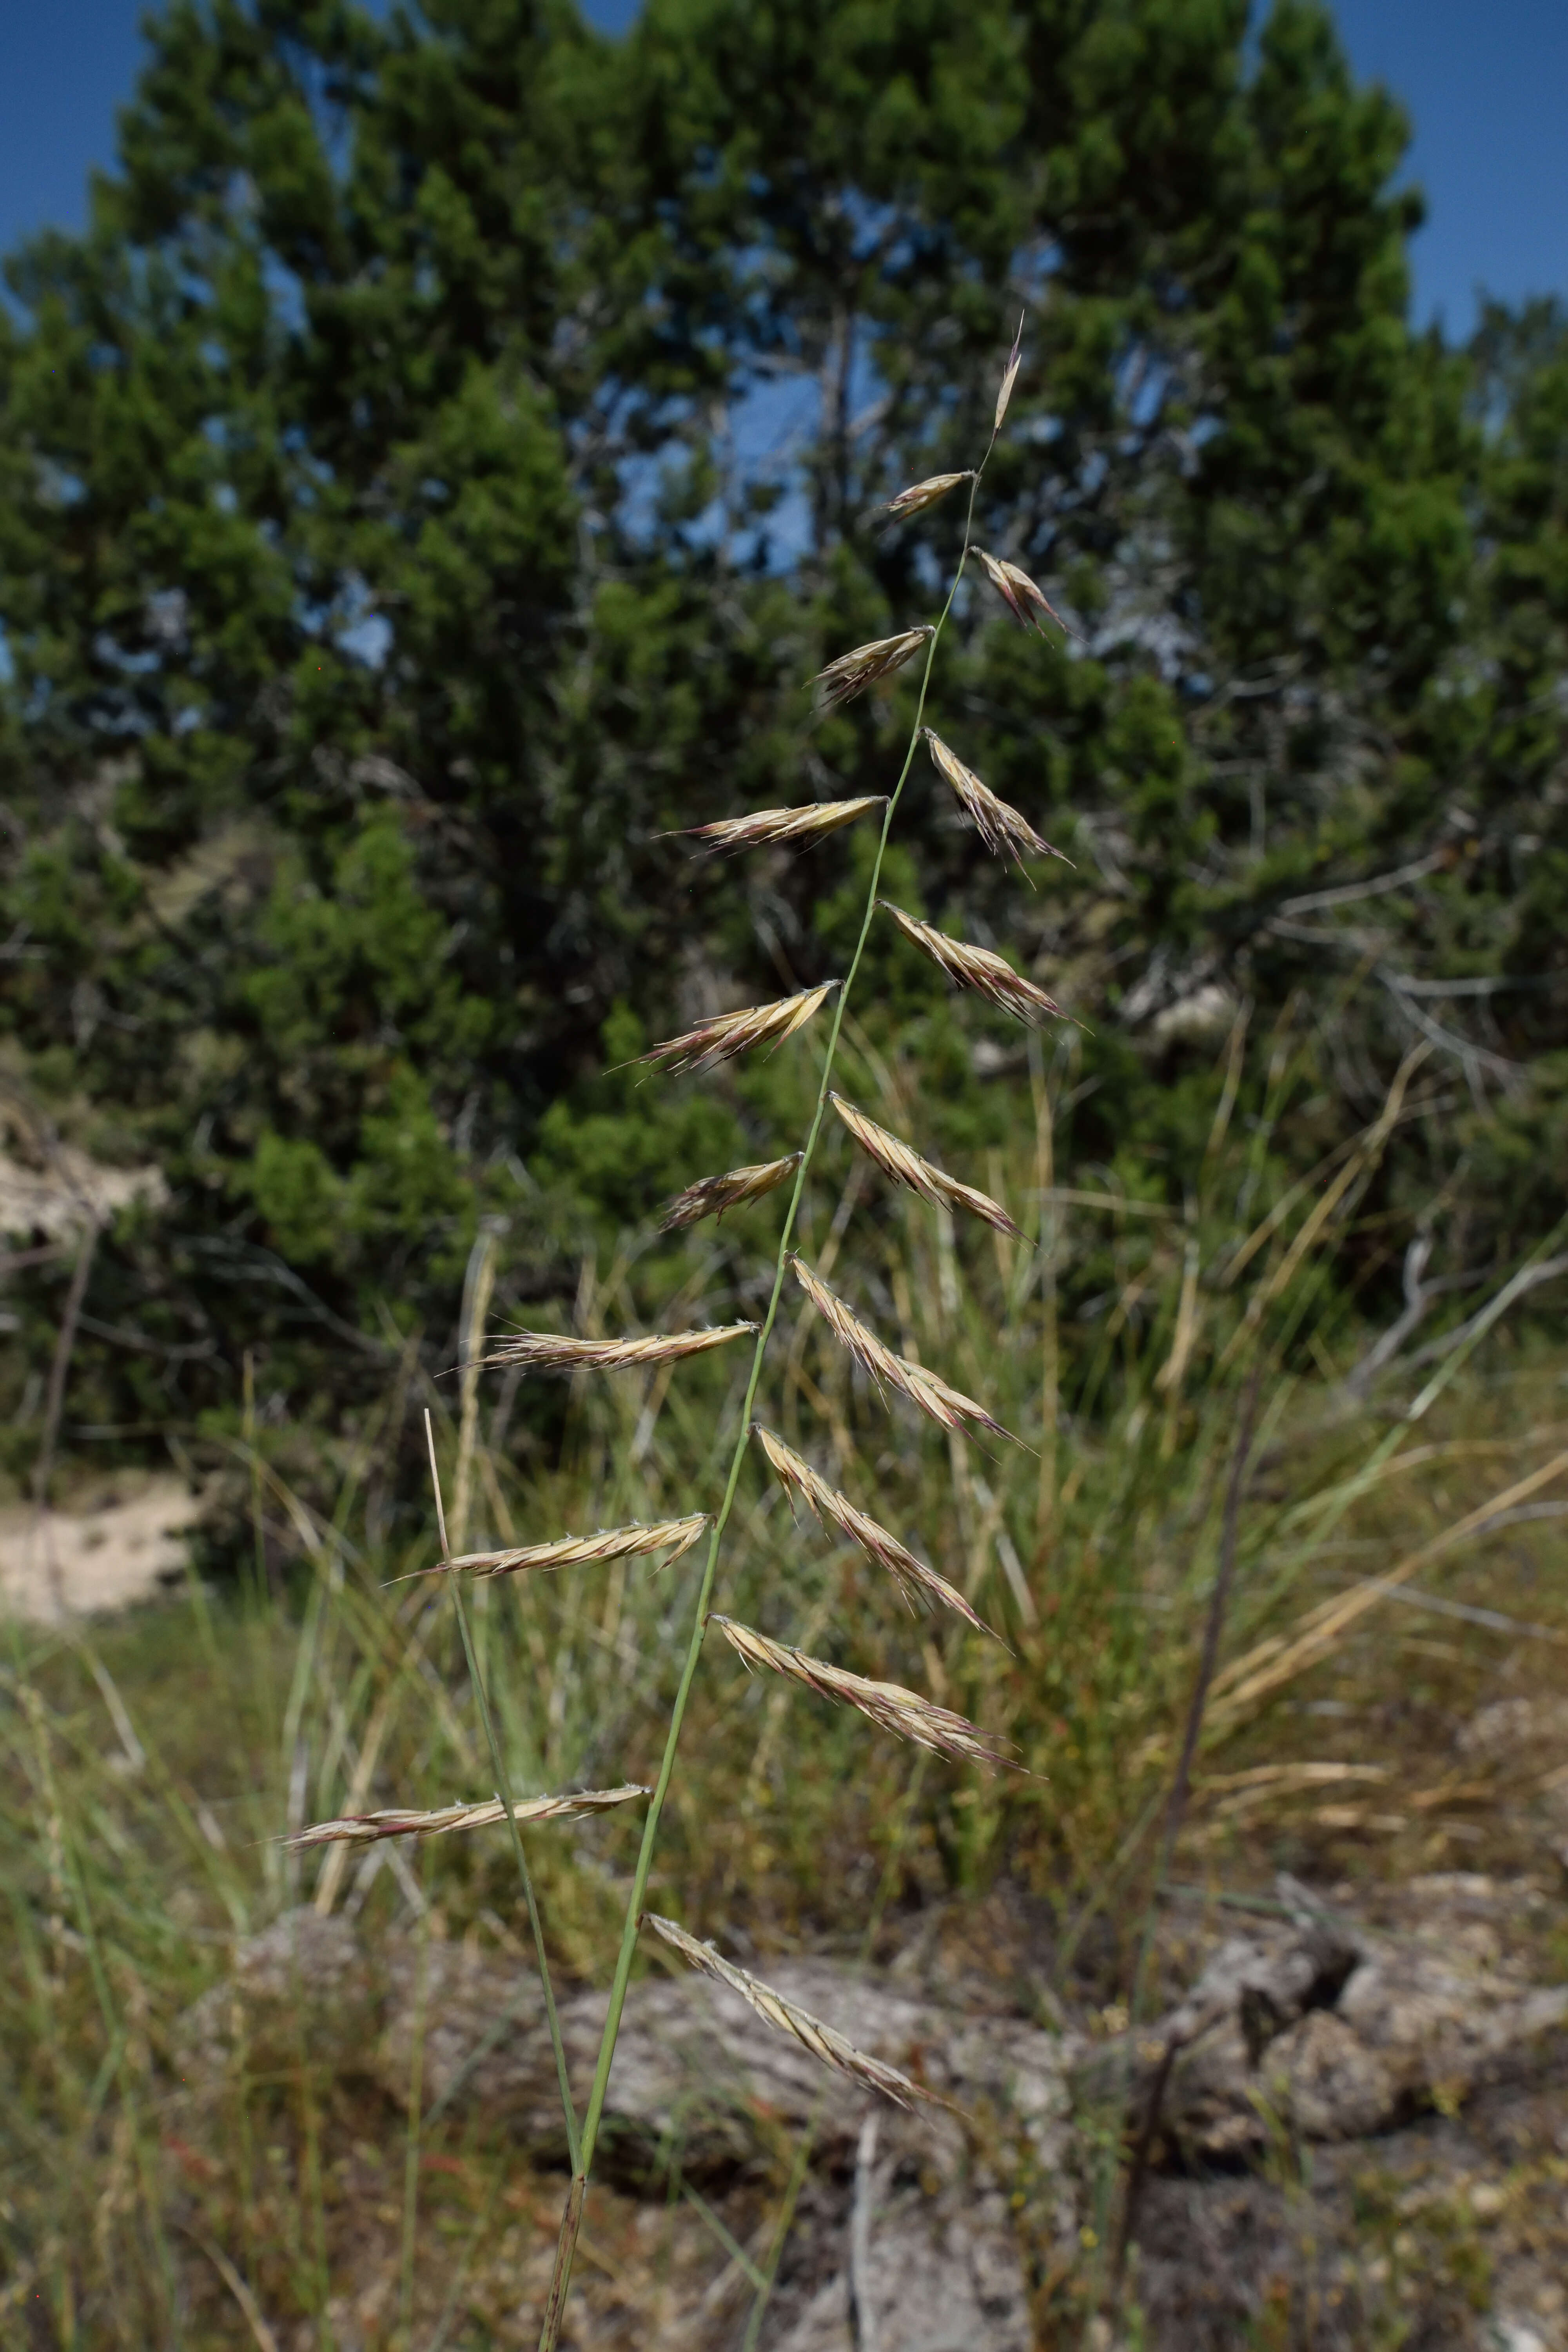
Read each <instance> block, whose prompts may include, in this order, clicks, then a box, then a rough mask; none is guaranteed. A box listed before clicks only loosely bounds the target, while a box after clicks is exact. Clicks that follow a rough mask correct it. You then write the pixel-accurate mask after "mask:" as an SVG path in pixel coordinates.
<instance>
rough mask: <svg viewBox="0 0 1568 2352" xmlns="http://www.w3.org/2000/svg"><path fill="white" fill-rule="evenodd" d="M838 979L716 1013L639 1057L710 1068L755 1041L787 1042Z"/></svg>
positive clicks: (676, 1066)
mask: <svg viewBox="0 0 1568 2352" xmlns="http://www.w3.org/2000/svg"><path fill="white" fill-rule="evenodd" d="M837 985H838V982H837V981H836V980H829V981H825V982H823V984H822V986H821V987H820V988H803V989H802V990H801V992H800V993H799V994H798V995H797V996H781V997H780V998H778V999H777V1001H776V1002H775V1003H772V1004H748V1005H746V1006H744V1007H743V1008H742V1011H741V1012H739V1013H715V1015H714V1017H713V1018H712V1020H711V1021H700V1022H699V1023H698V1024H697V1026H696V1028H695V1029H688V1030H687V1031H686V1032H685V1033H684V1034H683V1035H681V1036H679V1037H667V1038H666V1039H665V1041H664V1043H663V1045H652V1046H650V1047H649V1048H648V1051H647V1053H646V1054H639V1055H637V1060H638V1061H639V1062H663V1063H664V1064H665V1065H666V1066H667V1067H668V1069H670V1070H672V1071H674V1070H708V1069H711V1068H712V1067H713V1066H714V1065H715V1064H716V1063H719V1062H732V1061H734V1060H735V1059H736V1058H737V1057H738V1056H739V1055H742V1054H748V1053H750V1051H751V1049H752V1046H753V1045H783V1043H784V1039H785V1038H786V1037H793V1036H794V1035H795V1031H796V1030H797V1029H799V1028H802V1027H803V1026H804V1025H805V1023H806V1022H807V1021H809V1020H810V1019H811V1017H812V1014H813V1013H817V1012H820V1010H821V1008H822V1006H823V1004H824V1003H826V1000H827V998H828V997H830V996H831V995H832V993H833V992H834V990H835V989H836V988H837Z"/></svg>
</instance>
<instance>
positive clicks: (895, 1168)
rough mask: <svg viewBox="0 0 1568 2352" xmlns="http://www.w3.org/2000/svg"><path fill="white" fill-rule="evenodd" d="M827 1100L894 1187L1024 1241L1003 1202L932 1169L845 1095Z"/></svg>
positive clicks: (937, 1169) (832, 1095) (1021, 1230)
mask: <svg viewBox="0 0 1568 2352" xmlns="http://www.w3.org/2000/svg"><path fill="white" fill-rule="evenodd" d="M827 1099H828V1101H829V1102H830V1103H831V1104H832V1105H833V1108H834V1109H835V1110H836V1111H837V1113H838V1116H839V1118H841V1119H842V1120H843V1122H844V1124H845V1126H846V1127H847V1129H848V1130H849V1132H850V1134H851V1135H852V1136H853V1137H854V1138H855V1140H856V1142H857V1143H858V1145H859V1146H860V1149H861V1150H862V1151H864V1152H865V1153H866V1154H867V1156H868V1158H869V1159H871V1160H875V1161H876V1163H877V1165H878V1167H879V1169H880V1170H881V1171H882V1173H883V1175H884V1176H887V1177H889V1178H890V1179H891V1181H893V1182H894V1183H895V1184H903V1185H905V1186H907V1187H908V1189H909V1190H910V1192H918V1193H919V1195H920V1197H921V1200H922V1201H929V1202H931V1205H932V1207H933V1208H942V1207H943V1206H947V1205H951V1206H952V1207H953V1208H955V1209H967V1210H968V1212H969V1213H970V1215H971V1216H972V1217H980V1218H982V1219H984V1223H986V1224H988V1225H994V1227H995V1228H996V1231H997V1232H998V1233H999V1234H1011V1235H1012V1237H1013V1239H1014V1240H1015V1241H1018V1242H1021V1241H1022V1240H1023V1239H1024V1237H1025V1236H1024V1231H1023V1228H1022V1226H1020V1225H1016V1224H1015V1223H1013V1220H1012V1218H1011V1217H1010V1216H1009V1215H1008V1214H1007V1212H1006V1210H1005V1208H1003V1206H1002V1204H1001V1202H999V1201H994V1200H993V1199H992V1198H991V1195H990V1194H989V1193H988V1192H977V1191H976V1190H975V1188H974V1186H973V1184H961V1183H960V1182H959V1181H958V1179H957V1177H956V1176H949V1175H947V1174H946V1173H945V1172H944V1171H942V1169H940V1168H933V1167H932V1165H931V1161H930V1160H923V1159H922V1158H921V1155H920V1153H919V1152H918V1151H916V1150H913V1148H912V1147H911V1146H910V1144H907V1143H902V1142H900V1139H899V1138H898V1137H897V1136H896V1135H889V1132H888V1130H887V1129H886V1128H885V1127H879V1126H878V1124H877V1122H876V1120H875V1119H874V1118H867V1116H866V1114H865V1112H864V1111H863V1110H858V1109H857V1108H856V1107H855V1105H854V1104H853V1103H850V1102H846V1101H845V1099H844V1097H843V1096H842V1095H835V1094H830V1095H829V1096H828V1097H827Z"/></svg>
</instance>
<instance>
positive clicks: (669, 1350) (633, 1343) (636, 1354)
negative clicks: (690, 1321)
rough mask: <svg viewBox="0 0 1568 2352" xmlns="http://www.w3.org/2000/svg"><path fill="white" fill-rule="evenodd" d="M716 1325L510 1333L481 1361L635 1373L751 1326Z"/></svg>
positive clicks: (698, 1351)
mask: <svg viewBox="0 0 1568 2352" xmlns="http://www.w3.org/2000/svg"><path fill="white" fill-rule="evenodd" d="M756 1328H757V1327H756V1325H755V1324H754V1323H721V1324H717V1325H712V1326H710V1327H709V1328H707V1329H705V1330H701V1331H650V1332H648V1333H647V1336H646V1337H645V1338H643V1339H560V1338H558V1337H557V1336H556V1334H555V1333H554V1332H553V1331H513V1332H510V1333H509V1334H508V1335H507V1336H506V1337H505V1338H503V1339H497V1340H495V1341H493V1342H492V1344H491V1346H490V1350H489V1354H488V1355H486V1356H483V1357H481V1358H480V1361H481V1362H482V1363H484V1364H486V1365H496V1364H519V1365H521V1368H522V1370H524V1371H527V1372H635V1371H642V1370H645V1369H646V1368H647V1366H648V1365H650V1364H670V1363H674V1362H676V1361H677V1360H679V1358H680V1357H682V1356H700V1355H702V1354H704V1353H705V1352H706V1350H707V1349H710V1348H722V1347H724V1346H726V1345H727V1344H728V1342H729V1341H730V1340H731V1339H741V1338H742V1337H743V1336H744V1335H745V1333H747V1332H748V1331H754V1330H755V1329H756Z"/></svg>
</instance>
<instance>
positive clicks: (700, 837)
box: [658, 793, 888, 857]
mask: <svg viewBox="0 0 1568 2352" xmlns="http://www.w3.org/2000/svg"><path fill="white" fill-rule="evenodd" d="M887 805H888V796H887V794H886V793H867V794H866V795H865V796H864V797H863V798H862V799H860V800H856V801H806V802H805V803H802V805H801V806H800V807H799V808H777V809H753V810H752V813H751V814H750V815H749V816H724V817H720V818H719V820H718V821H717V823H716V824H692V825H687V826H686V827H685V828H684V831H683V834H682V835H681V836H680V837H681V838H683V839H685V840H687V841H695V842H696V843H697V844H698V845H700V848H701V850H702V852H703V854H704V856H710V857H711V856H714V855H715V854H716V853H717V852H718V851H720V850H724V849H762V848H764V847H766V846H768V845H770V844H772V843H774V842H811V841H820V840H821V839H822V837H823V835H825V834H829V833H837V831H838V828H839V826H840V825H845V824H854V822H855V820H856V818H857V817H858V816H864V815H865V814H866V812H867V810H868V809H874V808H886V807H887ZM668 837H669V836H668V835H664V834H660V835H658V838H659V839H660V840H661V841H663V840H666V839H668Z"/></svg>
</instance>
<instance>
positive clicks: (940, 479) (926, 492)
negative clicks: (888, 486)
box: [877, 470, 974, 522]
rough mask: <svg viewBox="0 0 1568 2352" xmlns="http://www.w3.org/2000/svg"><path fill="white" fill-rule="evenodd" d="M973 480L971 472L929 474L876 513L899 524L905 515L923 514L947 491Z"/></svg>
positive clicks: (911, 484)
mask: <svg viewBox="0 0 1568 2352" xmlns="http://www.w3.org/2000/svg"><path fill="white" fill-rule="evenodd" d="M973 479H974V475H973V471H972V470H971V471H966V472H964V473H962V474H930V475H928V476H927V478H926V479H925V480H924V481H923V482H911V483H910V487H909V488H908V489H907V490H900V492H899V494H898V496H897V498H892V499H889V500H888V502H887V504H886V505H885V506H880V507H879V508H878V509H877V512H878V513H879V514H884V515H889V516H891V517H892V519H893V520H894V521H895V522H901V521H902V520H903V519H904V517H905V516H906V515H918V514H924V512H925V510H926V509H927V507H934V506H935V504H936V502H937V500H938V499H945V498H946V496H947V494H948V492H949V490H955V489H957V488H958V486H959V484H960V482H972V481H973Z"/></svg>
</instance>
